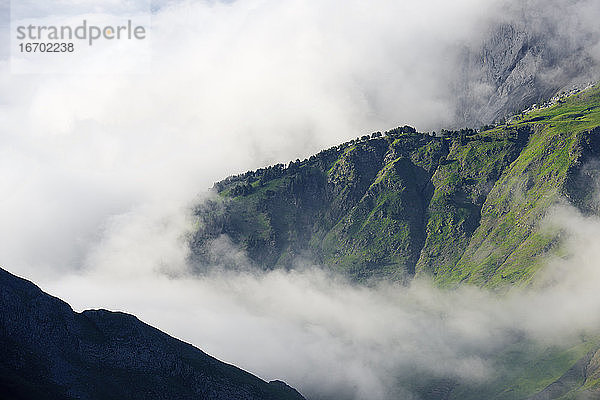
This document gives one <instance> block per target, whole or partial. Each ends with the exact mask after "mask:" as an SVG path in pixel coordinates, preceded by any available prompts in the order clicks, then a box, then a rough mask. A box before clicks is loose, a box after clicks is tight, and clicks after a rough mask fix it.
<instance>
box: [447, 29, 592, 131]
mask: <svg viewBox="0 0 600 400" xmlns="http://www.w3.org/2000/svg"><path fill="white" fill-rule="evenodd" d="M545 22H546V23H545V24H544V25H543V26H540V27H537V28H535V27H532V25H531V24H527V22H526V21H522V22H513V23H511V24H507V23H504V24H500V25H497V26H496V27H494V28H493V29H492V30H491V31H490V32H489V35H488V36H487V38H486V39H485V40H484V41H483V43H482V44H481V46H480V47H473V48H470V49H468V50H465V51H464V53H463V54H462V55H461V57H462V59H463V60H465V61H464V64H463V74H462V80H459V83H458V84H457V87H456V90H457V92H458V93H459V95H458V110H457V113H458V115H457V121H458V124H459V125H463V126H479V125H482V124H488V123H491V122H492V121H498V120H502V119H504V118H506V117H509V116H511V115H513V114H514V113H516V112H518V111H520V110H523V109H526V108H528V107H529V106H531V105H532V104H536V103H537V104H540V103H541V102H543V101H544V100H549V99H550V98H551V97H552V96H553V95H554V94H556V93H557V92H559V91H561V90H569V89H571V88H573V87H581V86H585V85H586V84H587V83H588V82H591V81H597V80H598V79H599V78H600V70H599V67H598V65H597V59H594V57H593V56H592V54H590V50H591V49H593V48H594V46H595V44H594V40H596V41H597V38H594V35H592V34H590V35H588V36H584V35H581V36H582V37H576V38H573V37H570V35H572V34H573V32H572V31H565V29H559V28H558V27H557V26H556V25H557V24H560V22H557V21H554V20H552V21H545Z"/></svg>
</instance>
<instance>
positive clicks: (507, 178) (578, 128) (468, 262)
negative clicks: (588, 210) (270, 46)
mask: <svg viewBox="0 0 600 400" xmlns="http://www.w3.org/2000/svg"><path fill="white" fill-rule="evenodd" d="M598 126H600V90H599V89H598V88H596V89H593V90H590V91H587V92H585V93H581V94H579V95H576V96H574V97H571V98H569V99H567V101H566V102H565V103H563V104H558V105H556V106H554V107H551V108H548V109H543V110H538V111H534V112H532V113H529V114H527V115H524V116H523V117H522V118H521V119H519V120H517V121H515V122H514V123H512V124H509V125H506V126H504V127H502V128H498V129H496V130H495V131H492V132H490V134H494V133H497V134H501V133H502V132H510V131H516V130H518V129H523V128H527V127H530V128H531V129H532V130H533V134H532V135H531V137H530V138H529V143H528V145H527V147H525V149H524V150H523V151H522V152H521V154H520V155H519V157H518V158H517V159H516V160H515V161H514V162H513V163H512V164H511V165H510V166H509V167H508V168H507V169H506V170H505V171H504V173H503V174H502V176H501V178H500V179H499V180H498V182H497V183H496V185H495V186H494V188H493V189H492V191H491V192H490V194H489V196H488V197H487V199H486V201H485V204H484V205H483V208H482V212H481V222H480V225H479V227H478V228H477V230H476V231H475V233H474V234H473V237H472V238H471V240H470V243H469V246H468V247H467V249H466V251H465V253H464V254H463V256H462V257H461V259H460V260H459V262H458V263H457V264H456V267H454V268H449V269H446V270H445V271H444V273H443V274H441V275H440V277H439V278H440V280H445V281H447V282H448V281H450V282H455V281H465V280H466V281H468V282H471V283H475V284H479V285H483V284H486V285H490V286H497V285H501V284H507V283H515V282H527V281H529V280H530V279H531V278H532V276H533V275H534V274H535V271H536V270H537V269H538V268H539V267H540V265H541V263H542V262H543V256H544V255H545V254H547V252H548V250H550V249H551V248H553V247H554V244H556V235H555V233H553V232H544V231H542V230H540V229H539V225H538V224H539V222H540V221H541V219H542V217H543V216H544V215H545V213H546V212H547V211H548V209H549V207H550V206H552V205H554V204H556V202H557V201H558V200H559V197H560V196H564V195H567V194H568V191H569V187H568V185H567V184H568V182H569V179H570V177H572V176H573V175H576V174H577V173H578V168H579V167H580V166H581V164H582V162H584V161H585V160H584V158H585V157H586V154H589V153H590V152H596V153H597V152H598V151H599V150H600V149H598V148H590V146H587V145H586V144H587V143H588V142H589V140H590V139H594V138H596V137H597V136H598V134H597V133H596V134H594V135H593V136H594V137H591V136H592V134H591V133H590V130H591V129H593V128H595V127H598ZM592 147H596V146H592ZM573 195H574V196H578V195H581V194H580V193H574V194H573Z"/></svg>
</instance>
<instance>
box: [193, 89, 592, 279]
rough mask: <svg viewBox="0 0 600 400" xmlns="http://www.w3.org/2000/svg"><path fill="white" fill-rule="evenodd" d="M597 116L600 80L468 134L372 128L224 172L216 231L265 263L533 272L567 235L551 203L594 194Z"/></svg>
mask: <svg viewBox="0 0 600 400" xmlns="http://www.w3.org/2000/svg"><path fill="white" fill-rule="evenodd" d="M598 126H600V89H599V88H593V89H591V90H588V91H586V92H582V93H580V94H578V95H575V96H572V97H571V98H568V99H566V100H563V101H562V102H561V103H560V104H557V105H556V106H553V107H550V108H545V109H541V110H536V111H533V112H530V113H528V114H526V115H522V116H521V117H520V119H517V120H515V121H513V122H511V123H509V124H506V125H502V126H498V127H495V128H493V129H490V130H487V131H484V132H481V133H478V134H474V135H468V136H464V137H460V138H459V137H454V138H444V139H440V138H432V137H430V136H427V135H424V134H418V133H402V132H400V133H398V132H390V133H388V135H384V136H383V137H376V138H368V137H363V138H361V139H357V140H354V141H352V142H349V143H345V144H343V145H340V146H337V147H335V148H332V149H329V150H326V151H323V152H321V153H319V154H318V155H316V156H313V157H311V158H310V159H308V160H304V161H302V162H296V163H294V164H292V165H291V166H289V167H287V168H285V167H283V166H281V168H279V169H272V170H259V171H251V172H249V173H246V174H244V175H241V176H237V177H232V178H228V179H227V180H225V181H223V182H220V183H219V184H217V188H218V189H219V191H220V194H221V197H222V199H223V202H224V204H225V206H224V207H223V212H222V213H221V214H220V215H219V219H220V220H222V223H221V229H220V230H218V233H226V234H228V235H229V236H230V237H231V238H232V239H233V241H234V242H236V243H238V244H240V245H241V247H242V248H243V249H244V250H245V251H246V252H247V253H248V255H249V257H250V259H252V260H254V261H256V263H257V264H259V265H262V266H264V267H266V268H273V267H277V266H288V267H289V266H291V264H292V262H293V260H294V259H295V258H296V257H297V256H306V257H308V258H309V259H312V260H313V261H316V262H321V263H325V264H327V265H330V266H331V267H333V268H335V269H338V270H340V271H343V272H344V273H346V274H348V275H350V276H352V277H354V278H355V279H358V280H361V279H364V278H368V277H371V276H384V277H387V278H397V279H401V278H402V277H404V276H406V274H407V273H408V274H412V273H413V272H416V273H417V274H427V275H433V276H434V277H435V279H436V281H437V282H438V283H439V284H441V285H451V284H455V283H457V282H469V283H473V284H476V285H487V286H499V285H502V284H506V283H510V284H514V283H526V282H528V281H529V280H530V279H531V278H532V277H533V275H534V274H535V272H536V270H537V269H538V268H539V266H540V265H541V263H542V262H543V258H544V255H546V254H548V253H549V252H551V251H552V250H553V249H555V248H556V245H557V244H558V242H557V240H556V234H555V233H553V232H544V231H541V230H540V229H539V222H540V220H541V219H542V218H543V216H544V215H545V213H546V212H547V211H548V209H549V207H551V206H552V205H553V204H555V203H556V202H557V201H558V199H559V198H560V197H561V196H567V197H569V198H570V199H571V200H572V201H573V202H574V203H576V204H577V205H579V206H581V207H584V203H585V199H586V197H589V193H585V187H586V185H581V184H580V185H579V186H578V185H577V184H576V182H575V181H576V179H575V178H574V177H575V176H577V171H578V169H579V168H580V167H581V165H582V163H583V162H584V161H585V157H586V156H587V155H590V154H593V153H594V152H595V153H596V154H597V153H599V152H600V149H599V148H598V147H599V146H600V143H599V142H598V139H597V137H598V136H600V135H599V134H598V133H595V134H591V133H589V131H590V130H591V129H593V128H595V127H598ZM574 182H575V183H574ZM239 186H246V187H247V190H240V188H239ZM587 186H589V185H587ZM203 217H208V218H211V216H207V215H206V214H205V215H204V216H203ZM211 225H215V224H214V223H212V224H211ZM200 236H202V235H199V236H197V238H196V243H199V244H200V245H199V247H201V246H202V244H201V243H202V241H203V240H204V239H205V238H203V237H200Z"/></svg>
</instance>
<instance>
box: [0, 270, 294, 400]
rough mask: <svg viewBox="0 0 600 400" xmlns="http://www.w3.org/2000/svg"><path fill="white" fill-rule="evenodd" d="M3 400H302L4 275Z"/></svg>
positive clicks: (158, 335) (146, 329) (118, 318)
mask: <svg viewBox="0 0 600 400" xmlns="http://www.w3.org/2000/svg"><path fill="white" fill-rule="evenodd" d="M0 310H2V312H1V313H0V348H1V350H0V354H2V357H1V358H0V398H2V399H11V400H12V399H14V400H17V399H53V400H54V399H211V400H214V399H224V400H225V399H227V400H231V399H240V400H242V399H247V400H251V399H256V400H259V399H260V400H262V399H273V400H275V399H281V400H292V399H295V400H296V399H297V400H300V399H303V397H302V396H301V395H300V394H299V393H298V392H296V391H295V390H294V389H292V388H290V387H289V386H287V385H286V384H284V383H283V382H280V381H273V382H270V383H267V382H264V381H262V380H261V379H259V378H257V377H255V376H253V375H251V374H249V373H247V372H245V371H243V370H241V369H239V368H236V367H234V366H232V365H228V364H225V363H223V362H221V361H218V360H217V359H215V358H213V357H210V356H209V355H207V354H205V353H203V352H202V351H200V350H198V349H197V348H195V347H193V346H191V345H189V344H187V343H184V342H182V341H180V340H177V339H174V338H172V337H170V336H168V335H167V334H165V333H163V332H161V331H159V330H158V329H155V328H153V327H151V326H149V325H146V324H145V323H143V322H141V321H140V320H138V319H137V318H136V317H134V316H132V315H128V314H124V313H119V312H110V311H106V310H88V311H84V312H82V313H76V312H73V310H72V309H71V307H69V305H68V304H67V303H65V302H63V301H61V300H59V299H57V298H55V297H52V296H50V295H48V294H46V293H44V292H42V291H41V290H40V289H39V288H38V287H37V286H35V285H34V284H32V283H31V282H28V281H26V280H24V279H21V278H18V277H16V276H14V275H11V274H9V273H8V272H6V271H5V270H3V269H0Z"/></svg>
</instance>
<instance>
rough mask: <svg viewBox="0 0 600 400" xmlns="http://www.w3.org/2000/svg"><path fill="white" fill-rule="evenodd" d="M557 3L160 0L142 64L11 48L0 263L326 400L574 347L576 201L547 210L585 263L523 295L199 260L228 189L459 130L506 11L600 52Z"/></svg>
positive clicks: (580, 5) (407, 391) (1, 138)
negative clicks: (359, 282) (408, 129)
mask: <svg viewBox="0 0 600 400" xmlns="http://www.w3.org/2000/svg"><path fill="white" fill-rule="evenodd" d="M38 3H39V4H38ZM49 3H52V2H44V4H42V3H41V2H35V1H32V2H27V3H23V4H26V6H27V7H30V8H31V10H32V12H35V13H44V12H47V10H49V9H50V10H52V11H53V12H54V13H55V14H57V15H59V14H60V13H61V12H63V11H64V12H65V13H69V15H73V14H75V15H76V14H77V13H76V11H77V10H79V7H82V9H85V6H86V5H87V4H88V2H85V1H84V2H70V1H66V0H63V1H57V2H54V4H52V6H50V5H48V4H49ZM75 3H76V4H77V7H76V8H73V7H74V4H75ZM107 3H108V2H107ZM117 3H118V2H115V4H117ZM133 3H135V2H132V4H133ZM128 4H129V3H128ZM546 4H547V2H539V1H538V2H536V1H530V2H520V1H513V2H506V1H500V0H498V1H488V2H482V1H475V0H459V1H454V2H451V3H450V2H447V1H442V0H426V1H420V2H413V1H411V2H408V1H386V0H375V1H371V2H368V4H367V3H365V2H361V1H345V2H343V6H342V5H341V3H340V2H339V1H332V0H329V1H327V0H325V1H318V2H317V1H299V0H298V1H294V0H288V1H275V0H272V1H271V0H262V1H258V0H254V1H250V0H248V1H243V0H239V1H233V2H218V1H197V2H191V1H190V2H185V1H183V2H182V1H164V2H155V3H153V4H152V10H153V14H152V35H151V42H150V43H151V47H152V55H153V59H152V62H151V64H150V65H147V64H146V63H145V62H142V61H139V60H138V59H134V58H132V59H128V60H127V61H128V62H130V63H131V64H132V65H134V66H137V67H139V70H140V71H142V72H141V73H139V74H136V73H133V74H131V73H130V74H117V73H110V71H108V72H107V73H103V74H91V73H63V74H20V73H18V71H17V72H15V71H12V72H11V69H10V67H11V65H10V60H9V57H8V55H7V53H8V51H7V50H6V49H7V48H8V46H10V45H12V44H9V43H8V42H6V47H5V48H3V50H2V53H1V57H2V58H1V59H0V192H1V193H2V194H3V195H2V200H1V201H0V204H1V206H0V220H1V221H2V223H1V224H0V265H2V267H4V268H6V269H7V270H9V271H10V272H13V273H16V274H18V275H21V276H23V277H25V278H27V279H31V280H33V281H35V282H36V283H38V284H40V285H41V287H42V288H43V289H45V290H48V291H50V292H51V293H52V294H54V295H56V296H59V297H61V298H63V299H65V300H67V301H68V302H69V303H70V304H72V305H73V307H74V308H75V309H77V310H83V309H86V308H100V307H102V308H108V309H111V310H122V311H126V312H131V313H134V314H136V315H137V316H138V317H140V318H141V319H142V320H144V321H146V322H148V323H151V324H153V325H155V326H157V327H159V328H160V329H163V330H165V331H166V332H168V333H169V334H172V335H175V336H177V337H179V338H181V339H183V340H186V341H189V342H191V343H193V344H194V345H196V346H198V347H200V348H201V349H203V350H205V351H207V352H208V353H210V354H212V355H214V356H216V357H218V358H220V359H223V360H225V361H228V362H231V363H234V364H236V365H238V366H240V367H243V368H246V369H248V370H249V371H251V372H253V373H256V374H259V375H260V376H261V377H263V378H265V379H274V378H278V379H284V380H286V381H287V382H288V383H290V384H291V385H293V386H295V387H297V388H298V389H300V390H301V391H302V392H303V393H304V394H306V395H311V396H313V397H314V398H319V397H324V396H327V395H331V394H334V393H335V394H345V395H347V397H349V398H357V399H364V398H369V399H384V398H389V397H392V398H396V397H397V395H398V393H401V394H403V395H404V396H405V397H407V398H409V397H410V396H412V394H411V388H409V387H404V386H403V385H402V383H401V382H399V381H398V377H399V376H400V375H402V374H404V373H408V372H410V371H413V370H414V369H415V368H416V369H417V370H423V371H426V372H428V373H431V374H432V375H433V376H439V377H454V378H459V379H461V380H467V381H470V380H472V381H474V382H481V381H485V380H486V379H489V378H490V376H491V374H492V373H493V370H492V368H491V366H490V365H489V364H488V362H487V361H486V359H487V357H486V355H487V354H489V352H492V351H494V350H495V349H498V348H502V346H504V345H505V344H506V343H507V341H508V340H510V338H511V335H512V334H519V335H520V334H523V335H527V336H529V337H532V338H535V339H536V340H540V341H550V342H552V341H561V342H565V343H566V342H568V341H570V340H576V339H572V338H573V337H576V336H577V335H576V334H577V333H579V332H580V331H581V330H588V329H594V328H595V327H596V326H598V321H597V318H596V316H600V313H598V306H599V305H600V301H599V299H598V298H597V297H598V296H597V295H595V292H594V286H597V279H598V276H597V272H596V269H597V268H596V264H595V263H594V262H593V261H591V260H597V259H599V258H598V257H597V254H596V253H594V252H597V250H594V243H590V241H593V240H594V237H598V235H597V233H598V231H597V230H598V222H597V221H596V220H595V219H593V218H590V217H583V216H580V215H578V214H577V212H576V211H575V210H573V209H571V208H570V207H568V206H563V207H561V208H557V209H556V211H555V212H554V214H553V215H552V216H550V217H549V219H548V221H549V222H548V224H558V225H560V226H561V227H563V229H564V230H565V231H566V232H568V233H569V234H570V236H569V237H571V239H572V242H571V243H570V246H571V247H572V250H573V253H574V254H577V256H576V257H575V258H572V259H569V260H567V261H564V260H563V261H556V260H554V261H552V260H550V261H549V266H548V268H547V269H546V272H545V274H546V275H545V276H544V277H540V280H541V281H543V282H544V284H543V285H542V284H540V287H539V288H537V289H536V290H535V291H533V292H526V293H525V292H523V293H521V292H515V293H513V294H510V295H509V296H508V297H498V296H497V295H494V294H492V293H488V292H486V291H480V290H476V289H473V288H461V289H459V290H456V291H452V292H446V291H440V290H437V289H434V288H433V287H432V285H430V284H429V283H428V282H415V283H414V284H412V285H411V286H410V287H408V288H402V287H398V286H395V285H393V284H390V283H379V284H376V285H374V286H370V287H361V286H356V285H354V284H351V283H349V282H347V281H345V280H344V279H343V278H341V277H336V276H332V275H330V274H329V273H327V272H324V271H323V269H322V268H321V266H318V265H312V264H311V263H310V261H307V260H304V261H302V262H301V265H302V267H299V269H298V270H297V271H293V272H282V271H276V272H271V273H267V274H253V273H250V272H243V273H231V272H229V273H228V272H223V271H221V272H214V273H212V274H209V275H207V276H201V277H199V276H195V275H193V274H192V273H191V272H190V271H191V270H190V267H189V266H188V265H187V264H186V260H187V255H188V249H187V246H186V237H187V235H188V234H189V233H190V232H191V230H192V229H193V226H194V221H193V218H192V217H191V214H190V208H191V207H192V206H193V205H194V204H197V203H198V202H199V201H202V198H203V197H204V196H206V195H207V194H206V189H208V188H209V187H210V186H212V184H213V182H215V181H217V180H220V179H222V178H224V177H226V176H228V175H231V174H234V173H239V172H244V171H246V170H248V169H254V168H258V167H262V166H265V165H269V164H272V163H275V162H287V161H289V160H293V159H296V158H304V157H307V156H309V155H311V154H313V153H316V152H318V151H319V150H321V149H323V148H326V147H329V146H332V145H336V144H339V143H341V142H344V141H346V140H348V139H351V138H354V137H357V136H360V135H363V134H365V133H369V132H372V131H376V130H386V129H390V128H393V127H395V126H397V125H404V124H411V125H414V126H416V127H417V128H418V129H420V130H433V129H439V128H440V127H445V126H448V125H452V124H455V123H456V122H457V120H456V118H457V117H456V115H457V112H458V110H459V101H458V99H459V98H460V97H461V96H465V95H468V96H467V97H469V96H470V97H474V98H472V99H471V100H472V101H473V104H485V103H486V99H487V97H486V96H489V94H490V93H489V88H486V87H484V88H482V89H481V90H478V91H475V92H473V93H471V92H469V93H461V92H458V93H457V89H456V88H457V87H459V86H460V85H459V83H460V82H462V81H461V80H462V79H464V74H465V67H464V65H463V64H462V60H461V56H462V55H464V52H465V49H467V50H468V51H474V52H477V49H478V46H480V45H481V43H482V41H483V40H485V38H486V35H487V34H488V33H489V32H490V29H491V28H490V26H494V24H498V23H503V22H507V21H517V22H518V23H519V24H521V25H525V26H531V27H532V29H534V30H536V32H537V33H538V34H539V33H540V31H541V30H543V29H548V30H549V31H552V32H554V33H553V35H555V36H553V37H557V38H559V39H560V43H561V45H562V43H569V46H573V47H576V48H580V47H583V48H584V49H585V50H586V54H588V55H589V57H590V58H591V59H595V60H596V61H597V60H598V59H600V57H598V58H594V57H596V56H598V54H599V52H600V47H599V44H598V43H599V42H598V40H597V34H598V27H597V21H598V18H597V17H598V12H599V11H598V9H597V5H596V4H595V3H594V1H592V0H590V1H583V0H582V1H566V0H564V1H555V2H553V4H556V6H553V7H550V6H546ZM13 6H14V4H13ZM7 8H8V7H7V3H6V2H3V3H2V7H1V8H0V10H2V12H6V10H7ZM82 12H84V11H82ZM5 17H6V16H5V15H4V18H3V19H2V26H1V27H0V29H1V30H2V32H3V33H5V32H6V31H10V29H9V27H8V26H7V25H6V18H5ZM564 21H569V22H568V23H564ZM557 32H558V33H557ZM100 59H101V58H100ZM96 61H97V60H96ZM54 62H58V63H60V62H62V61H60V60H58V61H56V59H55V60H54ZM136 63H137V64H136ZM83 67H85V65H84V66H83ZM90 67H91V66H90ZM65 68H66V63H65ZM544 73H545V74H546V75H548V76H552V71H549V70H547V69H545V70H544ZM473 79H475V78H473ZM596 247H598V246H596ZM229 251H230V252H233V254H235V256H236V257H237V258H238V261H240V260H241V262H243V258H244V255H243V252H241V250H239V249H235V248H233V249H231V248H230V249H229ZM215 267H217V268H215V269H214V270H215V271H219V268H218V266H215ZM582 276H583V277H585V279H581V277H582ZM557 277H559V278H557ZM555 281H560V285H558V286H555V284H554V283H553V282H555ZM573 335H575V336H573ZM257 349H260V351H257ZM342 366H343V368H342Z"/></svg>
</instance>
